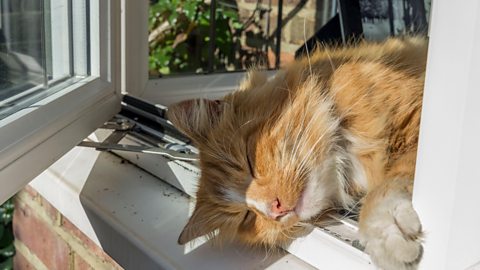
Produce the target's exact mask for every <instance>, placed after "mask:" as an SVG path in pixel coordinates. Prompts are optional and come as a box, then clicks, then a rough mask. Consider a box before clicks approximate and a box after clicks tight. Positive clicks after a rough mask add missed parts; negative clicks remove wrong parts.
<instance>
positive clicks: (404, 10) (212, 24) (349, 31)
mask: <svg viewBox="0 0 480 270" xmlns="http://www.w3.org/2000/svg"><path fill="white" fill-rule="evenodd" d="M430 1H431V0H285V1H282V0H169V1H159V0H150V1H149V3H150V8H149V36H148V45H149V74H150V76H151V77H158V76H162V75H172V74H178V73H183V74H185V73H212V72H225V71H238V70H245V69H248V68H249V67H251V66H261V67H264V68H267V69H274V68H279V67H281V66H283V65H285V64H286V63H288V62H290V61H292V60H293V59H294V58H295V56H298V55H301V54H303V53H305V52H306V51H307V47H305V46H304V44H305V43H307V44H308V45H307V46H308V48H309V49H312V48H313V47H314V46H316V45H317V42H321V43H341V42H351V41H352V40H358V38H359V37H364V38H366V39H369V40H382V39H385V38H387V37H389V36H395V35H403V34H411V33H415V34H426V32H427V29H428V22H427V18H428V14H429V11H430ZM278 14H282V16H279V15H278ZM279 26H280V27H279Z"/></svg>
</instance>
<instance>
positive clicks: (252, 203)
mask: <svg viewBox="0 0 480 270" xmlns="http://www.w3.org/2000/svg"><path fill="white" fill-rule="evenodd" d="M246 202H247V205H248V207H253V208H255V209H257V210H258V211H260V212H262V213H263V214H265V215H266V216H269V214H270V210H269V205H267V204H266V203H265V202H260V201H256V200H254V199H250V198H248V197H247V199H246Z"/></svg>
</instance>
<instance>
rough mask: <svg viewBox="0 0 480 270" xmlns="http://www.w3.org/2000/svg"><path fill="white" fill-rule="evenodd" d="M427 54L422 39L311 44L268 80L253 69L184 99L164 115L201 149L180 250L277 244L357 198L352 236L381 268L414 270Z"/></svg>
mask: <svg viewBox="0 0 480 270" xmlns="http://www.w3.org/2000/svg"><path fill="white" fill-rule="evenodd" d="M426 57H427V40H426V39H425V38H420V37H406V38H402V39H399V38H397V39H389V40H387V41H385V42H383V43H367V42H364V43H362V44H360V45H357V46H354V47H345V48H331V49H327V48H324V49H319V50H317V51H316V52H314V53H313V54H312V55H311V57H305V58H303V59H300V60H297V61H295V62H294V63H292V64H290V65H289V66H288V67H286V68H285V69H282V70H280V71H278V73H277V75H276V76H275V77H274V78H273V79H271V80H267V78H266V75H265V74H264V73H262V72H259V71H255V70H253V71H251V72H250V73H249V74H248V76H247V78H246V80H245V81H244V82H243V83H242V84H241V85H240V86H239V89H238V90H237V91H235V92H233V93H231V94H229V95H227V96H225V97H224V98H223V99H222V100H215V101H212V100H205V99H197V100H188V101H184V102H181V103H178V104H176V105H174V106H172V107H170V109H169V112H168V117H169V119H170V120H171V121H172V122H173V123H174V125H175V126H177V127H178V128H179V129H180V130H181V131H183V132H184V133H185V134H187V135H188V136H189V137H190V138H191V139H192V140H193V141H194V143H195V144H196V145H197V146H198V148H199V150H200V166H201V169H202V173H201V177H200V184H199V189H198V192H197V204H196V208H195V211H194V212H193V215H192V217H191V218H190V220H189V222H188V224H187V225H186V226H185V228H184V230H183V232H182V234H181V235H180V237H179V243H180V244H184V243H186V242H188V241H190V240H192V239H194V238H196V237H199V236H202V235H205V234H207V235H210V236H212V237H213V235H214V234H213V231H215V230H218V235H216V236H215V238H217V239H221V240H225V239H229V240H232V239H239V240H240V241H242V242H244V243H247V244H250V245H254V246H283V245H285V244H287V243H288V242H289V241H291V239H292V238H295V237H296V236H298V235H299V234H301V233H302V232H303V231H304V230H305V229H306V227H308V224H313V223H315V221H316V220H317V219H318V218H319V217H321V216H322V214H324V213H325V212H327V211H329V210H331V209H338V208H345V209H351V208H352V207H353V206H354V205H356V204H357V203H361V205H362V206H361V209H360V215H359V234H360V239H361V241H362V244H363V245H364V246H365V251H366V252H367V253H369V254H370V256H371V258H372V260H373V262H374V263H375V264H376V265H377V266H379V267H381V268H383V269H415V268H416V266H417V265H418V262H419V261H420V259H421V256H422V253H423V252H422V251H423V250H422V245H421V236H422V229H421V223H420V221H419V218H418V216H417V214H416V212H415V210H414V209H413V207H412V203H411V192H412V184H413V177H414V171H415V159H416V152H417V141H418V130H419V122H420V113H421V107H422V93H423V84H424V76H425V64H426Z"/></svg>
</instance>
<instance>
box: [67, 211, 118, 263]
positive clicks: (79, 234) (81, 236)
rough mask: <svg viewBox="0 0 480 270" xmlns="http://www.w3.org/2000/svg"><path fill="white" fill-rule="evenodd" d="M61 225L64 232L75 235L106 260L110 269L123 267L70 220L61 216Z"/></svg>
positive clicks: (90, 249)
mask: <svg viewBox="0 0 480 270" xmlns="http://www.w3.org/2000/svg"><path fill="white" fill-rule="evenodd" d="M62 227H63V228H64V229H65V231H66V232H68V233H69V234H71V235H73V236H74V237H76V238H77V239H78V240H79V241H80V242H82V244H83V245H84V246H85V248H86V249H88V250H89V251H90V252H92V253H93V254H95V256H97V257H98V258H100V259H101V260H102V261H105V262H107V263H108V264H110V265H111V266H112V269H123V268H122V267H121V266H119V265H118V264H117V263H116V262H115V260H113V259H112V258H111V257H110V256H109V255H108V254H107V253H105V252H104V251H103V249H102V248H101V247H99V246H98V245H97V244H96V243H95V242H93V241H92V240H91V239H90V238H89V237H88V236H86V235H85V234H84V233H83V232H82V231H80V230H79V229H78V228H77V227H76V226H75V225H74V224H73V223H72V222H70V220H68V219H67V218H65V217H63V218H62Z"/></svg>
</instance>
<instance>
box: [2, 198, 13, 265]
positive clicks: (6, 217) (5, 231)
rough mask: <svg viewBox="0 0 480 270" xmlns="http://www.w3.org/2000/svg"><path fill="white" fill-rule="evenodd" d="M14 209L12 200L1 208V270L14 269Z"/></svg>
mask: <svg viewBox="0 0 480 270" xmlns="http://www.w3.org/2000/svg"><path fill="white" fill-rule="evenodd" d="M13 208H14V205H13V200H12V199H10V200H8V201H6V202H5V203H4V204H3V205H1V206H0V270H9V269H13V256H14V255H15V247H14V245H13V240H14V238H13V227H12V218H13Z"/></svg>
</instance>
